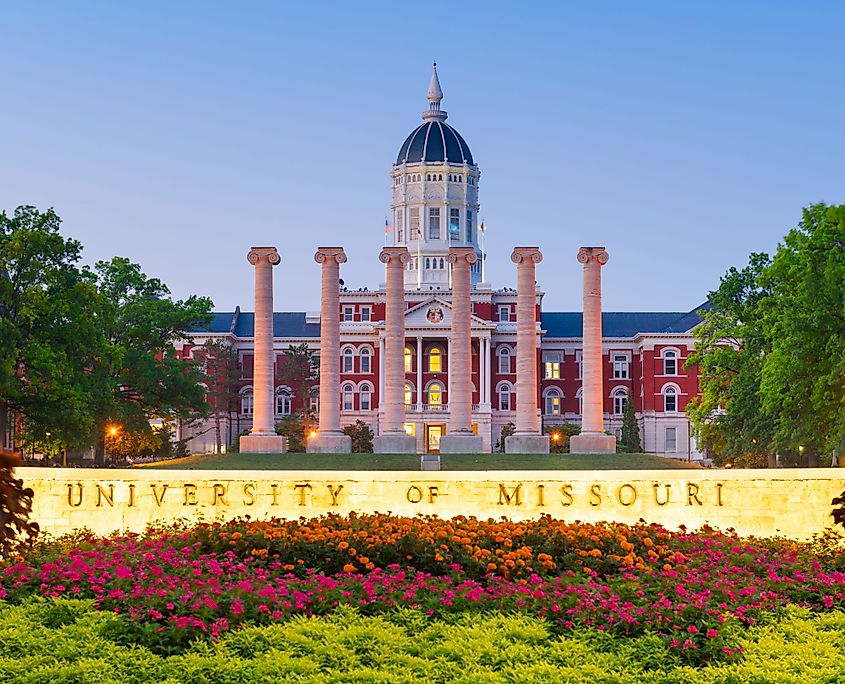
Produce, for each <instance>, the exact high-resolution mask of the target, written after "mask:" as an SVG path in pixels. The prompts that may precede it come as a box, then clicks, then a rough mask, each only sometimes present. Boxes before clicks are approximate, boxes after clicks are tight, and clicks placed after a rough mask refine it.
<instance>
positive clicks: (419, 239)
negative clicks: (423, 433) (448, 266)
mask: <svg viewBox="0 0 845 684" xmlns="http://www.w3.org/2000/svg"><path fill="white" fill-rule="evenodd" d="M417 289H418V290H421V289H422V231H421V230H420V229H419V226H417ZM418 391H419V390H418Z"/></svg>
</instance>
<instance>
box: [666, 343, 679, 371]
mask: <svg viewBox="0 0 845 684" xmlns="http://www.w3.org/2000/svg"><path fill="white" fill-rule="evenodd" d="M677 374H678V352H676V351H675V350H674V349H665V350H664V351H663V375H677Z"/></svg>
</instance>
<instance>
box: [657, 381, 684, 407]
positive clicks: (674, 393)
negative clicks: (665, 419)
mask: <svg viewBox="0 0 845 684" xmlns="http://www.w3.org/2000/svg"><path fill="white" fill-rule="evenodd" d="M660 394H662V395H663V413H677V412H678V397H679V396H680V395H681V390H680V389H678V387H677V386H676V385H673V384H672V383H668V384H666V385H663V387H662V388H661V390H660ZM667 397H672V399H673V401H674V403H675V405H674V407H673V408H671V409H669V408H667V402H666V399H667Z"/></svg>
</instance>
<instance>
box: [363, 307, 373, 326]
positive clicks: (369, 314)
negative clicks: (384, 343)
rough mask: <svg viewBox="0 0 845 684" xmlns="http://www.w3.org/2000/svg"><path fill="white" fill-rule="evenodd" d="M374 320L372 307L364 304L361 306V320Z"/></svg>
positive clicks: (366, 321) (365, 321)
mask: <svg viewBox="0 0 845 684" xmlns="http://www.w3.org/2000/svg"><path fill="white" fill-rule="evenodd" d="M372 320H373V310H372V307H369V306H362V307H361V322H362V323H369V322H370V321H372Z"/></svg>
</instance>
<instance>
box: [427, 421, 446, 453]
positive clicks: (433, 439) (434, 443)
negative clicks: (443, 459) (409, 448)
mask: <svg viewBox="0 0 845 684" xmlns="http://www.w3.org/2000/svg"><path fill="white" fill-rule="evenodd" d="M444 434H446V424H445V423H434V424H432V423H426V425H425V452H426V453H427V454H439V453H440V438H441V437H442V436H443V435H444Z"/></svg>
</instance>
